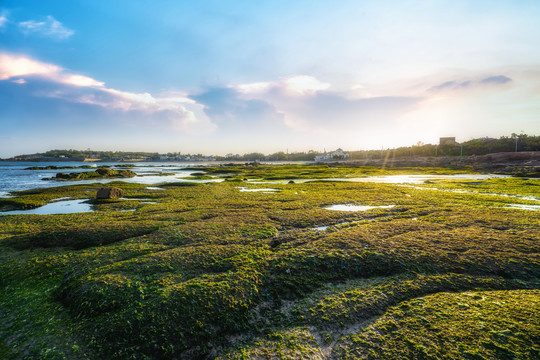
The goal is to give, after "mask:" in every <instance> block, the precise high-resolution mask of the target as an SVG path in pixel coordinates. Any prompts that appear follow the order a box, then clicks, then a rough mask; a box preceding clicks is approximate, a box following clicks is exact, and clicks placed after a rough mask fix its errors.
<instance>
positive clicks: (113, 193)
mask: <svg viewBox="0 0 540 360" xmlns="http://www.w3.org/2000/svg"><path fill="white" fill-rule="evenodd" d="M122 195H124V191H123V190H122V189H119V188H116V187H113V188H101V189H99V190H98V191H97V194H96V199H118V198H121V197H122Z"/></svg>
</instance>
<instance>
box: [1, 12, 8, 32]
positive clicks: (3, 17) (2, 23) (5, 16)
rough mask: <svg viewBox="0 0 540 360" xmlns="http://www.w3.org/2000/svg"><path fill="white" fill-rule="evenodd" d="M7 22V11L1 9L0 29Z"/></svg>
mask: <svg viewBox="0 0 540 360" xmlns="http://www.w3.org/2000/svg"><path fill="white" fill-rule="evenodd" d="M7 23H8V18H7V12H6V11H5V10H2V12H1V13H0V29H1V28H3V27H4V26H6V24H7Z"/></svg>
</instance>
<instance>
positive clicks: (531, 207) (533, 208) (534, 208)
mask: <svg viewBox="0 0 540 360" xmlns="http://www.w3.org/2000/svg"><path fill="white" fill-rule="evenodd" d="M507 208H510V209H519V210H531V211H540V205H523V204H508V206H507Z"/></svg>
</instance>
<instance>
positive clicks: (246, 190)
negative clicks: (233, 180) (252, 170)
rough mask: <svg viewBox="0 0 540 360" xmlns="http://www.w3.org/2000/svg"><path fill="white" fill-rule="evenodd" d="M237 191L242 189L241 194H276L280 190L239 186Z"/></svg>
mask: <svg viewBox="0 0 540 360" xmlns="http://www.w3.org/2000/svg"><path fill="white" fill-rule="evenodd" d="M236 188H237V189H240V192H262V193H275V192H278V191H279V189H250V188H246V187H242V186H237V187H236Z"/></svg>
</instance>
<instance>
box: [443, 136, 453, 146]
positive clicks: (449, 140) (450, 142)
mask: <svg viewBox="0 0 540 360" xmlns="http://www.w3.org/2000/svg"><path fill="white" fill-rule="evenodd" d="M439 145H456V138H455V137H442V138H440V139H439Z"/></svg>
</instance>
